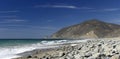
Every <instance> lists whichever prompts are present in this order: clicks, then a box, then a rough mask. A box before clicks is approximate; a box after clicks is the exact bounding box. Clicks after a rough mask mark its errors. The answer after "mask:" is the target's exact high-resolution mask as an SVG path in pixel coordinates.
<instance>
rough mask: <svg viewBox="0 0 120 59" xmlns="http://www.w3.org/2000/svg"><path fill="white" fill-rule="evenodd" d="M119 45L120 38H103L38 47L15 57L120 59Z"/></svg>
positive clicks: (35, 58) (33, 58) (36, 58)
mask: <svg viewBox="0 0 120 59" xmlns="http://www.w3.org/2000/svg"><path fill="white" fill-rule="evenodd" d="M119 47H120V39H119V38H105V39H103V38H102V39H94V40H88V41H87V42H79V43H78V42H77V43H69V44H63V45H61V46H60V47H58V48H50V49H42V50H41V49H37V50H33V51H32V54H29V55H24V56H22V57H19V58H13V59H120V48H119ZM23 54H25V53H23Z"/></svg>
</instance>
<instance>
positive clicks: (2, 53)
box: [0, 40, 86, 59]
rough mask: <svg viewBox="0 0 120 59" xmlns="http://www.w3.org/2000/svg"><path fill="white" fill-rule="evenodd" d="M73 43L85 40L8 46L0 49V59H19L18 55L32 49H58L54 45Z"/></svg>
mask: <svg viewBox="0 0 120 59" xmlns="http://www.w3.org/2000/svg"><path fill="white" fill-rule="evenodd" d="M75 42H86V40H55V41H42V42H40V43H35V44H26V45H24V46H23V45H22V46H9V47H0V59H11V58H16V57H20V56H19V55H17V54H19V53H23V52H25V51H32V50H34V49H46V48H53V47H58V46H55V45H56V44H64V43H75Z"/></svg>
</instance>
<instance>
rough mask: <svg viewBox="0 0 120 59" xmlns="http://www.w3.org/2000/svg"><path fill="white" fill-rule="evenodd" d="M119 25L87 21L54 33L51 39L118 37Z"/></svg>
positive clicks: (119, 33)
mask: <svg viewBox="0 0 120 59" xmlns="http://www.w3.org/2000/svg"><path fill="white" fill-rule="evenodd" d="M119 36H120V25H118V24H112V23H107V22H103V21H99V20H97V19H93V20H88V21H85V22H82V23H80V24H76V25H72V26H68V27H65V28H63V29H61V30H59V31H58V32H56V33H54V34H53V35H52V36H51V37H52V38H68V39H79V38H107V37H119Z"/></svg>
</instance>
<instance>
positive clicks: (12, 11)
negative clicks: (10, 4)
mask: <svg viewBox="0 0 120 59" xmlns="http://www.w3.org/2000/svg"><path fill="white" fill-rule="evenodd" d="M16 12H19V11H18V10H11V11H10V10H9V11H0V13H16Z"/></svg>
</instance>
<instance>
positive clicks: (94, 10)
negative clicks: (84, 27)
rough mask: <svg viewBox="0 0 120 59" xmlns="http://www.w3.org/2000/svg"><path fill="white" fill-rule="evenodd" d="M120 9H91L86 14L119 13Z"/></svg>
mask: <svg viewBox="0 0 120 59" xmlns="http://www.w3.org/2000/svg"><path fill="white" fill-rule="evenodd" d="M119 10H120V8H106V9H95V8H94V9H93V10H89V11H88V12H110V11H119Z"/></svg>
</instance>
